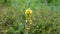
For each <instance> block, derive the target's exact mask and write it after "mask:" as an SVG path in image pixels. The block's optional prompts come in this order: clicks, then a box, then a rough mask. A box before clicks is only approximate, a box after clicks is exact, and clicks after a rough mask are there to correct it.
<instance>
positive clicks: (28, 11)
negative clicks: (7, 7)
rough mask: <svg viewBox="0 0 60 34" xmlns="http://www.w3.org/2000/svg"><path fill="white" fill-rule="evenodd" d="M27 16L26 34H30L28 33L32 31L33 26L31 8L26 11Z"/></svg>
mask: <svg viewBox="0 0 60 34" xmlns="http://www.w3.org/2000/svg"><path fill="white" fill-rule="evenodd" d="M25 14H26V23H25V32H26V34H28V32H29V31H30V25H31V24H32V20H31V15H32V10H31V9H30V8H29V9H27V10H26V11H25Z"/></svg>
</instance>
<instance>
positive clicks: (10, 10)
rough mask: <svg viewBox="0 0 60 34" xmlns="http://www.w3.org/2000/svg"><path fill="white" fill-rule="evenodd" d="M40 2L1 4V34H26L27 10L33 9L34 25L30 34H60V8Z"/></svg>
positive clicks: (31, 0) (17, 0)
mask: <svg viewBox="0 0 60 34" xmlns="http://www.w3.org/2000/svg"><path fill="white" fill-rule="evenodd" d="M39 1H40V0H34V1H33V0H29V1H28V0H15V1H14V0H12V2H11V3H10V2H9V3H7V5H4V4H0V33H1V34H24V33H25V32H24V29H25V28H24V27H25V26H24V25H25V23H26V22H25V20H26V18H25V10H26V9H27V8H31V9H32V10H33V13H32V17H31V18H32V23H33V24H32V25H31V27H30V32H29V34H60V7H59V5H58V6H54V5H45V4H43V3H41V2H39Z"/></svg>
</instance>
